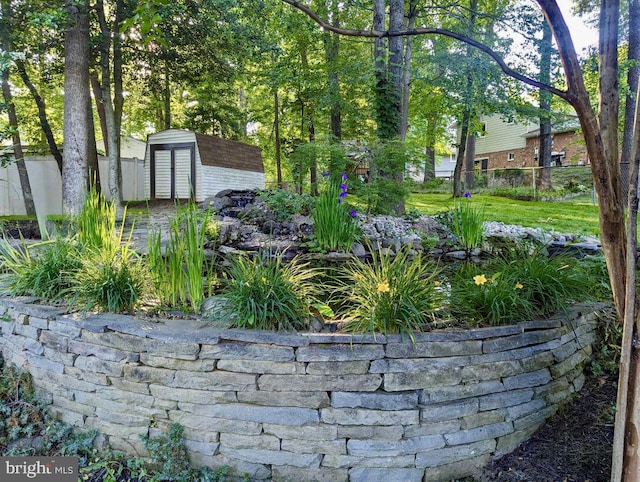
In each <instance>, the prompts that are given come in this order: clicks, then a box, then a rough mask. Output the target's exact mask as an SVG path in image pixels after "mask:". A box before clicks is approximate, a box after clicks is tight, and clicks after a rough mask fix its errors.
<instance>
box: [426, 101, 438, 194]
mask: <svg viewBox="0 0 640 482" xmlns="http://www.w3.org/2000/svg"><path fill="white" fill-rule="evenodd" d="M437 127H438V114H437V113H432V114H430V115H429V116H428V117H427V136H426V137H427V139H426V142H425V160H424V176H423V178H422V182H427V181H429V180H430V179H433V178H434V177H436V129H437Z"/></svg>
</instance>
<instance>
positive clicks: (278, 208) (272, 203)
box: [256, 189, 313, 222]
mask: <svg viewBox="0 0 640 482" xmlns="http://www.w3.org/2000/svg"><path fill="white" fill-rule="evenodd" d="M256 200H257V201H262V202H263V203H264V205H265V207H266V208H267V209H268V210H269V211H270V212H272V213H274V214H275V216H276V219H277V220H278V221H279V222H284V221H289V220H290V219H291V218H292V217H293V216H294V215H295V214H309V213H310V212H311V208H312V206H313V198H312V197H311V196H309V195H308V194H296V193H293V192H289V191H285V190H283V189H273V190H268V191H261V192H260V194H258V196H257V197H256Z"/></svg>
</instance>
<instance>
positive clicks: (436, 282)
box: [433, 281, 442, 286]
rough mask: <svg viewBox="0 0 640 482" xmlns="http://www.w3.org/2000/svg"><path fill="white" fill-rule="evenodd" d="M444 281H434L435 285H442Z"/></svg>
mask: <svg viewBox="0 0 640 482" xmlns="http://www.w3.org/2000/svg"><path fill="white" fill-rule="evenodd" d="M441 285H442V283H441V282H440V281H434V282H433V286H441Z"/></svg>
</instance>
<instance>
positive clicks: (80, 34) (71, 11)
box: [62, 0, 95, 214]
mask: <svg viewBox="0 0 640 482" xmlns="http://www.w3.org/2000/svg"><path fill="white" fill-rule="evenodd" d="M65 7H66V10H67V14H68V24H67V28H66V31H65V39H64V54H65V67H64V71H65V78H64V92H65V98H64V150H63V156H62V160H63V163H62V208H63V211H64V212H65V213H67V214H77V213H79V212H80V210H81V209H82V205H83V203H84V200H85V197H86V192H87V182H88V179H89V173H88V162H89V157H90V150H89V142H90V133H89V129H92V128H93V122H92V119H91V118H90V116H89V114H90V105H91V104H90V102H91V98H90V94H89V0H65ZM94 145H95V144H94Z"/></svg>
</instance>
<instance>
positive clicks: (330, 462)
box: [322, 454, 416, 482]
mask: <svg viewBox="0 0 640 482" xmlns="http://www.w3.org/2000/svg"><path fill="white" fill-rule="evenodd" d="M415 461H416V456H415V455H404V456H400V457H357V456H355V455H336V454H326V455H325V456H324V458H323V459H322V466H323V467H332V468H339V469H344V468H350V467H378V468H415ZM387 482H388V481H387ZM394 482H395V481H394Z"/></svg>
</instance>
